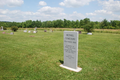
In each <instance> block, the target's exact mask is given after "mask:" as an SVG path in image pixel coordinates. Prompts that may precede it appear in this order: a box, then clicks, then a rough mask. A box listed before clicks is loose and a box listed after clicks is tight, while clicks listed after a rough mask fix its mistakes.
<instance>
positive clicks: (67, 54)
mask: <svg viewBox="0 0 120 80" xmlns="http://www.w3.org/2000/svg"><path fill="white" fill-rule="evenodd" d="M77 64H78V32H77V31H64V63H63V64H62V65H60V66H61V67H63V68H66V69H69V70H72V71H75V72H79V71H81V70H82V68H79V67H77Z"/></svg>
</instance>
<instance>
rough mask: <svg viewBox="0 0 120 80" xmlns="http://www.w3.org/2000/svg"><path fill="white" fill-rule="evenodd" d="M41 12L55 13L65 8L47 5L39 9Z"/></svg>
mask: <svg viewBox="0 0 120 80" xmlns="http://www.w3.org/2000/svg"><path fill="white" fill-rule="evenodd" d="M38 11H39V12H40V13H44V14H48V15H51V14H52V15H55V14H59V13H62V12H63V8H60V7H50V6H45V7H42V8H41V9H39V10H38Z"/></svg>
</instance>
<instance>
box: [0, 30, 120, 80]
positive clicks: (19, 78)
mask: <svg viewBox="0 0 120 80" xmlns="http://www.w3.org/2000/svg"><path fill="white" fill-rule="evenodd" d="M2 32H3V31H0V80H120V34H113V33H93V35H86V34H85V33H83V34H79V48H78V66H79V67H81V68H82V71H81V72H78V73H76V72H73V71H70V70H67V69H64V68H61V67H59V65H60V64H61V63H60V61H63V31H54V32H53V33H50V32H44V31H40V30H39V31H38V33H37V34H33V33H24V32H23V30H19V31H17V32H15V33H14V35H9V34H2ZM5 32H6V33H10V32H11V31H5Z"/></svg>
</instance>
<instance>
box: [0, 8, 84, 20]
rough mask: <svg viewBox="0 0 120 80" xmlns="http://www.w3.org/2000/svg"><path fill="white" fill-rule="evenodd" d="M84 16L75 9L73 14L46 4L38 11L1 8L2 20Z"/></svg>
mask: <svg viewBox="0 0 120 80" xmlns="http://www.w3.org/2000/svg"><path fill="white" fill-rule="evenodd" d="M83 18H85V16H84V15H83V14H81V13H78V12H76V11H74V12H73V13H71V14H66V13H64V9H63V8H60V7H49V6H45V7H42V8H40V9H39V10H38V11H36V12H31V11H21V10H8V9H5V10H4V9H0V19H1V21H16V22H22V21H26V20H41V21H46V20H57V19H68V20H77V19H78V20H80V19H83Z"/></svg>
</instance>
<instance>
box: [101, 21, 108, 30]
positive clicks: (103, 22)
mask: <svg viewBox="0 0 120 80" xmlns="http://www.w3.org/2000/svg"><path fill="white" fill-rule="evenodd" d="M107 26H109V22H108V21H107V20H106V19H104V20H103V21H102V22H101V24H100V28H101V29H106V28H107Z"/></svg>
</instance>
